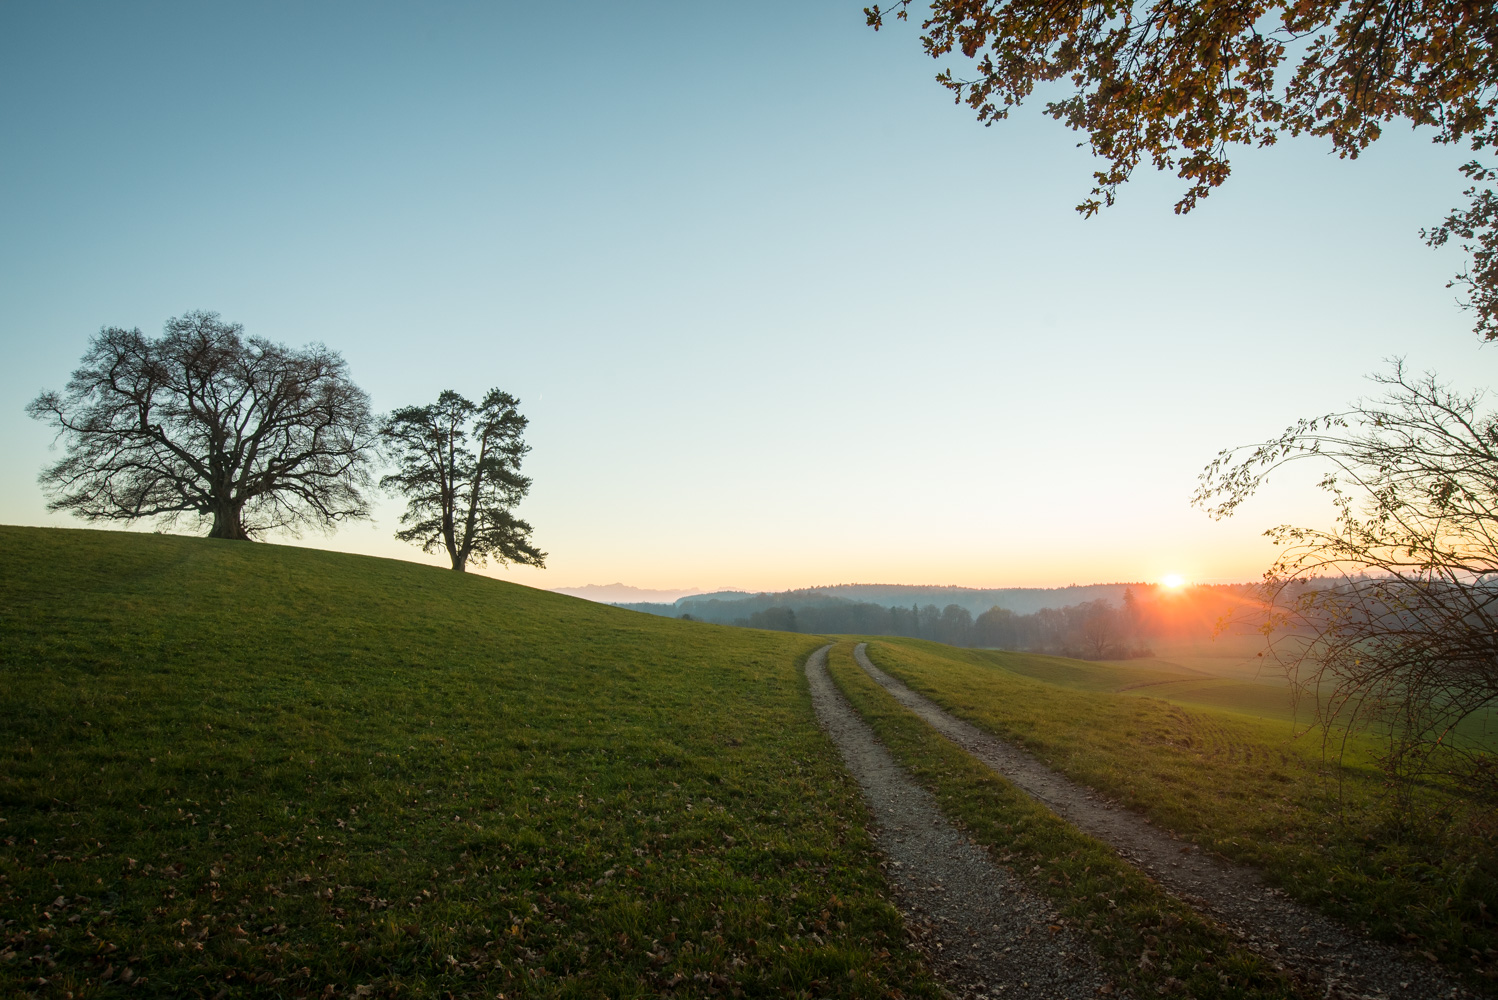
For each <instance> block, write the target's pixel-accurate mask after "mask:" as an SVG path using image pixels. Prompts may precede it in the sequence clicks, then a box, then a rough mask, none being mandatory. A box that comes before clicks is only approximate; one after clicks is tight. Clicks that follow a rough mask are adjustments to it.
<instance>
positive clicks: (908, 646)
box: [869, 638, 1498, 988]
mask: <svg viewBox="0 0 1498 1000" xmlns="http://www.w3.org/2000/svg"><path fill="white" fill-rule="evenodd" d="M869 655H870V657H871V658H872V659H873V660H874V662H875V663H877V664H878V665H879V666H880V667H882V668H883V669H885V670H887V671H888V672H889V673H891V674H893V675H895V676H897V677H899V678H900V679H901V680H903V681H905V682H906V683H907V684H908V685H910V686H911V687H912V688H913V689H915V690H917V691H920V692H922V693H923V694H926V695H927V696H928V697H930V698H932V699H933V700H934V701H936V702H938V703H940V704H942V705H943V706H945V707H946V708H948V709H949V710H951V711H952V712H954V713H955V714H957V715H959V716H962V717H963V718H966V719H968V720H969V721H971V722H973V723H975V724H977V725H979V726H981V727H983V728H985V729H987V730H989V731H990V732H993V733H996V734H998V735H1000V736H1003V737H1006V738H1008V739H1011V740H1014V741H1016V742H1018V743H1020V744H1022V745H1024V746H1026V747H1027V748H1029V749H1030V750H1031V751H1032V752H1033V753H1035V754H1036V755H1037V756H1038V757H1040V758H1041V759H1042V760H1045V761H1046V762H1048V763H1050V764H1051V765H1053V766H1054V767H1056V768H1057V769H1058V770H1060V771H1062V772H1063V773H1066V774H1068V775H1070V776H1071V777H1072V778H1074V779H1075V780H1077V781H1079V782H1081V783H1083V784H1085V785H1088V786H1091V787H1093V788H1097V789H1099V790H1102V791H1104V792H1106V793H1108V794H1109V795H1111V796H1113V797H1115V798H1117V799H1118V800H1120V801H1122V802H1124V803H1125V804H1126V805H1128V806H1129V807H1131V808H1134V809H1137V810H1140V811H1142V812H1144V813H1145V814H1147V815H1148V816H1149V817H1150V818H1151V819H1152V820H1153V821H1154V822H1155V823H1157V824H1158V825H1160V826H1163V827H1164V828H1166V829H1168V830H1171V831H1173V832H1175V833H1177V834H1179V835H1181V836H1183V837H1187V838H1189V839H1192V840H1194V841H1196V842H1197V843H1199V844H1201V845H1202V846H1203V847H1206V848H1209V849H1212V850H1215V851H1218V852H1220V853H1221V854H1223V855H1225V856H1227V857H1230V858H1234V859H1236V860H1238V861H1242V862H1245V863H1248V864H1252V865H1255V866H1258V867H1260V868H1262V869H1263V870H1264V871H1265V872H1266V873H1267V874H1268V876H1269V878H1270V880H1271V881H1272V882H1274V883H1276V884H1277V885H1279V886H1281V887H1282V888H1284V889H1285V890H1286V891H1287V892H1289V893H1290V894H1291V895H1293V896H1295V897H1297V898H1299V899H1301V900H1303V901H1305V902H1307V903H1309V904H1311V905H1314V906H1318V907H1320V908H1322V909H1323V910H1325V911H1327V912H1329V913H1331V914H1333V915H1335V916H1338V917H1340V918H1342V919H1344V920H1346V921H1348V922H1349V923H1351V924H1353V925H1354V926H1358V925H1363V926H1366V927H1367V928H1368V929H1369V930H1371V931H1372V932H1373V933H1374V934H1375V935H1377V936H1379V937H1381V938H1383V939H1385V940H1391V941H1397V942H1403V943H1406V944H1409V945H1413V946H1415V947H1416V949H1417V950H1422V951H1428V952H1429V953H1430V954H1431V955H1433V956H1435V957H1436V958H1437V959H1439V960H1442V961H1443V962H1445V963H1446V964H1447V965H1449V966H1450V967H1451V968H1453V969H1456V970H1458V971H1460V972H1462V973H1463V974H1465V975H1467V976H1470V977H1472V981H1474V982H1484V981H1491V979H1493V978H1495V977H1498V976H1495V974H1498V961H1495V960H1498V919H1495V916H1498V914H1495V913H1494V910H1495V909H1498V907H1495V906H1494V904H1493V902H1492V901H1493V900H1495V899H1498V829H1495V825H1494V817H1493V814H1492V810H1491V807H1485V806H1480V805H1472V804H1468V805H1466V806H1463V807H1460V808H1457V809H1456V810H1455V812H1454V813H1453V814H1451V815H1448V816H1446V817H1444V818H1443V817H1441V816H1440V815H1439V814H1438V809H1439V807H1440V805H1441V802H1442V800H1440V799H1438V798H1436V797H1435V796H1434V795H1427V796H1425V797H1424V798H1422V799H1419V800H1417V802H1416V807H1417V808H1416V810H1415V811H1416V813H1417V814H1423V815H1422V818H1423V819H1424V822H1421V823H1418V824H1411V823H1410V822H1408V820H1409V819H1410V818H1411V817H1410V814H1409V813H1405V814H1402V815H1400V814H1396V813H1394V812H1393V811H1392V810H1391V808H1390V806H1391V803H1390V802H1389V801H1388V794H1389V793H1388V790H1387V788H1386V786H1385V784H1384V781H1383V776H1382V775H1381V774H1380V773H1379V772H1378V771H1377V770H1376V769H1375V768H1373V767H1372V766H1371V765H1370V764H1369V763H1368V753H1367V747H1366V746H1362V745H1360V744H1358V743H1357V742H1356V741H1354V742H1353V743H1352V744H1351V745H1350V746H1349V748H1348V753H1347V754H1346V756H1345V758H1344V759H1343V760H1342V761H1341V762H1339V761H1337V760H1336V759H1326V758H1325V757H1324V755H1323V748H1322V746H1321V744H1320V742H1319V741H1318V740H1316V739H1315V738H1309V739H1300V740H1296V739H1294V738H1293V737H1292V735H1291V734H1292V727H1291V726H1290V725H1289V724H1287V723H1286V722H1285V721H1283V720H1282V719H1279V718H1270V719H1256V718H1252V717H1250V716H1249V715H1246V714H1243V713H1242V712H1241V711H1235V712H1231V713H1230V712H1223V711H1216V710H1213V709H1210V708H1195V707H1187V706H1183V705H1180V704H1174V703H1172V702H1169V701H1165V700H1161V699H1158V698H1153V697H1145V696H1140V695H1138V694H1135V693H1134V692H1133V691H1126V692H1123V693H1119V692H1118V690H1117V688H1114V687H1110V685H1111V684H1112V682H1113V681H1116V680H1118V679H1119V678H1120V675H1121V673H1122V672H1124V671H1127V670H1129V669H1131V668H1123V667H1118V666H1110V665H1104V664H1089V663H1078V662H1074V661H1065V660H1057V658H1054V657H1037V656H1031V655H1028V654H1022V653H998V652H993V651H973V650H958V649H953V648H951V647H947V646H941V645H938V644H936V643H928V642H921V641H919V640H913V639H887V638H886V639H879V640H872V641H870V644H869ZM1150 669H1153V668H1150ZM1182 683H1196V684H1199V683H1201V681H1200V679H1197V680H1195V681H1189V682H1182ZM1227 683H1238V682H1233V681H1230V682H1227ZM1136 690H1137V689H1136ZM1145 690H1151V689H1145ZM1489 988H1491V987H1489Z"/></svg>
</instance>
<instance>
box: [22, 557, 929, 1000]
mask: <svg viewBox="0 0 1498 1000" xmlns="http://www.w3.org/2000/svg"><path fill="white" fill-rule="evenodd" d="M0 567H3V570H0V924H3V932H0V996H24V995H35V996H44V997H58V998H66V997H75V998H81V997H100V996H114V995H119V996H126V995H141V994H153V995H176V996H201V997H225V996H236V995H250V994H262V995H266V996H304V995H306V996H311V995H316V996H327V995H337V996H391V997H394V996H400V997H407V996H411V997H421V996H427V997H444V998H445V997H449V996H455V997H465V996H468V997H478V996H484V997H491V998H492V997H495V996H504V997H515V996H570V997H585V996H586V997H592V996H652V995H658V994H660V993H662V992H666V991H670V992H673V993H674V994H675V995H680V996H690V995H703V996H706V995H723V996H728V995H734V996H737V995H748V996H869V997H872V996H898V995H905V996H912V997H919V996H935V995H936V989H935V986H934V985H933V983H932V981H931V979H930V978H929V975H928V974H927V972H926V971H925V968H924V966H923V965H922V964H921V963H920V962H919V960H918V959H917V958H916V956H915V955H914V953H913V952H911V951H910V950H908V949H907V948H906V947H905V946H904V944H903V940H904V939H903V935H902V933H901V925H900V921H899V916H898V913H897V911H896V910H895V909H894V908H893V907H892V906H890V905H889V904H888V903H887V902H886V901H885V900H884V898H883V896H882V893H883V891H884V883H883V880H882V878H881V877H880V872H879V869H878V867H877V862H878V859H877V858H876V857H875V856H874V855H873V853H872V846H871V842H870V840H869V837H868V835H867V833H866V832H865V827H864V823H865V813H864V809H863V806H862V804H861V802H860V800H859V798H858V793H857V789H856V787H855V786H854V785H853V784H852V782H851V780H850V779H849V778H848V777H847V776H846V775H845V773H844V772H843V770H842V769H841V767H840V766H839V762H838V757H837V755H836V753H835V751H834V750H833V748H832V747H831V745H830V744H829V743H828V742H827V741H826V740H825V738H824V737H823V736H822V735H821V733H820V732H819V731H818V729H817V727H816V724H815V720H814V716H813V713H812V709H811V704H810V700H809V697H808V695H807V693H806V689H805V686H804V679H803V677H802V675H801V665H802V663H803V661H804V658H805V656H806V654H807V653H808V652H809V651H810V650H812V649H813V648H815V647H816V646H817V645H819V644H820V641H819V640H817V639H814V638H810V637H806V636H799V635H791V634H784V633H775V632H758V631H750V630H745V629H731V628H720V627H714V626H706V625H700V624H694V623H689V622H678V621H674V620H670V619H664V618H657V617H652V616H649V615H641V614H635V613H632V612H628V611H622V610H617V609H612V608H607V607H603V606H600V605H596V604H590V603H587V602H584V601H580V600H575V599H572V598H567V597H562V596H559V595H556V594H550V593H546V592H542V591H537V590H531V589H528V588H524V587H518V586H514V585H510V584H505V583H500V582H496V581H493V580H489V579H485V578H482V577H475V576H464V575H460V574H455V573H452V572H450V571H446V570H437V569H431V568H427V567H422V566H417V565H413V564H409V563H402V562H396V561H389V560H378V559H369V558H363V557H357V556H349V555H339V554H333V553H328V552H319V551H313V550H308V549H301V548H290V547H278V546H269V545H259V544H247V543H240V542H216V541H210V540H206V539H191V538H180V537H172V536H160V535H143V534H121V533H114V532H101V531H63V530H46V529H31V528H0ZM142 986H144V989H141V987H142Z"/></svg>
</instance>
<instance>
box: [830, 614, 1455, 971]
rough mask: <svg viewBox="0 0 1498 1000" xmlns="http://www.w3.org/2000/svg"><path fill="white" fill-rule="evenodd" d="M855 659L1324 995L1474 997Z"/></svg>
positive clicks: (957, 739)
mask: <svg viewBox="0 0 1498 1000" xmlns="http://www.w3.org/2000/svg"><path fill="white" fill-rule="evenodd" d="M853 652H854V657H855V658H856V659H857V661H858V665H859V666H860V667H862V668H863V670H864V671H865V672H866V673H867V674H868V675H869V676H870V677H872V678H873V679H874V680H875V681H877V682H878V683H879V684H880V685H881V686H882V687H883V688H884V689H885V690H886V691H888V692H889V693H890V694H891V695H892V696H894V698H895V700H896V701H898V702H899V703H900V704H901V705H904V706H905V707H906V708H908V709H910V710H911V711H912V712H914V713H915V714H916V715H918V716H920V717H921V719H923V720H924V721H925V722H926V723H927V724H929V725H930V726H931V727H932V728H933V729H935V730H936V731H937V732H939V733H941V734H942V735H943V736H945V737H947V738H948V739H949V740H951V741H952V742H953V743H955V744H957V745H958V746H959V747H961V748H962V749H963V750H965V751H967V752H968V753H969V754H971V755H972V756H973V757H974V758H975V759H976V760H978V761H979V762H980V763H982V764H985V765H986V766H988V767H989V768H990V769H991V770H993V771H995V772H997V773H998V774H1000V775H1002V776H1003V777H1005V778H1007V779H1008V780H1010V781H1011V782H1013V783H1014V784H1015V785H1017V786H1019V787H1020V788H1021V789H1023V790H1024V791H1025V792H1027V793H1028V794H1029V795H1030V796H1031V797H1033V798H1035V799H1036V800H1037V801H1039V802H1041V803H1043V804H1044V805H1046V806H1047V807H1048V808H1050V809H1051V810H1052V811H1053V812H1055V813H1056V815H1058V816H1060V817H1061V818H1062V819H1064V820H1066V821H1067V822H1069V823H1071V824H1072V825H1073V826H1075V827H1077V828H1078V829H1080V830H1082V831H1083V832H1084V833H1087V834H1089V835H1091V836H1093V837H1096V838H1097V839H1098V840H1101V841H1103V842H1104V843H1106V844H1108V845H1110V846H1112V847H1113V848H1114V849H1115V850H1116V851H1117V852H1118V854H1119V856H1120V857H1122V858H1123V859H1124V860H1125V861H1128V862H1129V863H1131V864H1133V865H1135V866H1136V867H1138V868H1139V869H1141V870H1142V871H1143V872H1145V873H1146V874H1147V875H1149V876H1150V877H1152V878H1154V879H1155V880H1156V881H1158V882H1159V883H1160V884H1161V885H1162V886H1163V887H1164V888H1165V889H1166V890H1167V891H1168V892H1170V893H1171V894H1172V895H1174V896H1176V897H1177V898H1178V899H1180V900H1182V901H1183V902H1185V903H1187V904H1188V905H1190V906H1191V907H1193V908H1194V909H1196V910H1197V911H1198V912H1200V913H1203V914H1206V915H1209V916H1211V917H1213V918H1215V919H1217V920H1219V921H1221V922H1222V923H1223V924H1224V925H1226V926H1227V927H1228V928H1229V929H1230V930H1231V931H1232V932H1233V933H1234V935H1235V936H1236V937H1238V938H1239V940H1240V942H1241V943H1242V944H1243V945H1245V946H1246V947H1248V948H1251V949H1252V950H1254V951H1256V952H1258V953H1259V954H1261V955H1264V956H1266V957H1267V958H1269V959H1270V961H1272V962H1274V963H1276V964H1278V965H1281V966H1283V967H1287V968H1290V969H1292V970H1294V972H1295V973H1296V974H1297V976H1298V977H1299V978H1301V979H1303V980H1306V981H1309V982H1312V983H1316V984H1318V986H1319V990H1318V992H1321V993H1322V995H1323V996H1326V997H1329V998H1359V997H1367V998H1389V1000H1404V998H1411V1000H1414V998H1426V997H1429V998H1435V997H1470V996H1473V994H1471V993H1469V992H1468V991H1467V990H1466V989H1465V988H1463V987H1461V986H1458V985H1457V984H1456V982H1455V981H1454V980H1452V979H1451V978H1450V977H1449V976H1447V975H1446V973H1445V972H1444V971H1443V970H1441V969H1440V968H1439V967H1437V966H1436V965H1435V964H1434V963H1415V962H1411V961H1410V960H1409V959H1407V958H1405V957H1404V956H1402V955H1401V954H1399V953H1398V952H1397V951H1396V950H1394V949H1393V948H1390V947H1388V946H1386V945H1383V944H1381V943H1379V942H1376V941H1373V940H1370V939H1369V938H1367V937H1364V936H1362V935H1360V934H1357V933H1356V932H1354V931H1352V930H1350V929H1348V928H1346V927H1344V926H1343V925H1341V924H1338V923H1336V922H1334V921H1333V920H1331V919H1330V918H1328V917H1326V916H1324V915H1322V914H1320V913H1317V912H1316V911H1314V910H1311V909H1308V908H1306V907H1304V906H1301V905H1300V904H1299V903H1296V902H1294V901H1293V900H1291V899H1289V898H1287V897H1286V896H1285V895H1284V894H1283V893H1282V892H1281V891H1280V890H1278V889H1274V888H1272V887H1270V886H1268V885H1266V884H1265V882H1264V880H1263V878H1262V877H1261V876H1260V875H1259V873H1258V872H1256V871H1254V870H1252V869H1248V868H1244V867H1241V866H1238V865H1232V864H1229V863H1228V862H1227V861H1224V860H1223V859H1222V858H1219V857H1216V856H1214V855H1210V854H1206V853H1204V852H1202V851H1201V850H1200V848H1198V847H1196V846H1195V845H1194V844H1190V843H1188V842H1186V841H1182V840H1178V839H1176V838H1174V837H1172V836H1171V835H1170V834H1168V833H1166V832H1165V831H1163V830H1160V829H1157V828H1156V827H1154V826H1151V825H1150V824H1149V822H1148V821H1147V820H1146V819H1145V818H1144V817H1143V816H1140V815H1138V814H1136V813H1133V812H1130V811H1128V810H1127V809H1125V808H1123V807H1122V806H1119V805H1117V804H1116V803H1114V802H1112V801H1110V800H1109V799H1108V798H1107V797H1106V796H1104V795H1101V794H1099V793H1098V792H1095V791H1093V790H1091V789H1089V788H1085V787H1083V786H1081V785H1078V784H1076V783H1074V782H1072V781H1071V780H1070V779H1068V778H1065V777H1063V776H1062V775H1060V774H1057V773H1056V772H1055V771H1053V770H1051V769H1050V768H1049V767H1047V766H1046V765H1045V764H1042V763H1041V762H1040V761H1038V760H1036V759H1035V758H1034V757H1032V756H1030V755H1029V754H1028V753H1025V752H1024V751H1023V750H1020V749H1018V748H1017V747H1014V746H1012V745H1011V744H1009V743H1006V742H1004V741H1003V740H1000V739H998V738H997V737H995V736H993V735H992V734H990V733H987V732H984V731H983V730H981V729H979V728H978V727H977V726H974V725H973V724H972V723H970V722H966V721H964V720H962V719H959V718H957V717H956V716H954V715H952V714H950V713H949V712H947V711H946V710H945V709H943V708H941V707H940V706H939V705H937V704H936V703H934V702H932V701H931V700H929V699H928V698H926V697H924V696H923V695H920V694H917V693H916V692H914V691H912V690H911V689H910V688H908V687H906V686H905V685H904V684H902V683H901V682H900V681H898V680H896V679H895V678H893V677H891V676H890V675H889V674H887V673H885V672H884V671H883V670H880V669H879V668H878V667H876V666H875V665H874V664H873V662H872V661H871V660H870V659H869V657H868V653H867V650H866V646H865V644H864V643H859V644H858V645H857V646H856V647H855V648H854V651H853Z"/></svg>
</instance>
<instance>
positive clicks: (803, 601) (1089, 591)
mask: <svg viewBox="0 0 1498 1000" xmlns="http://www.w3.org/2000/svg"><path fill="white" fill-rule="evenodd" d="M1130 586H1133V587H1136V588H1137V587H1140V586H1143V585H1142V584H1138V583H1135V584H1128V583H1094V584H1087V585H1085V586H1075V585H1074V586H1070V587H1002V588H996V589H979V588H974V587H941V586H920V585H914V586H912V585H907V584H893V583H840V584H835V585H833V586H829V587H807V588H804V589H801V590H783V591H775V592H769V591H762V592H760V593H756V594H750V593H745V592H742V591H734V590H729V591H719V592H717V593H711V594H688V595H684V596H682V597H680V598H677V599H676V600H672V601H667V600H664V599H663V598H661V597H658V596H655V595H649V596H647V592H645V591H636V593H638V594H639V595H640V596H638V597H636V596H630V597H626V598H621V599H619V600H616V601H613V602H612V603H614V604H617V605H619V606H620V607H624V608H629V609H630V610H631V611H644V612H646V613H648V614H656V615H665V616H668V617H673V618H675V617H680V616H681V615H684V614H689V615H691V616H692V617H693V618H701V619H703V620H705V621H714V622H724V623H731V622H733V621H735V620H737V619H740V618H748V617H749V616H750V615H752V614H753V613H755V612H756V611H764V610H766V609H768V608H772V607H804V606H808V605H817V604H826V603H829V602H839V601H845V602H848V603H857V604H877V605H879V606H880V607H884V608H908V607H910V606H912V605H917V606H920V607H924V606H926V605H928V604H934V605H936V606H937V607H938V608H945V607H946V606H947V605H949V604H955V605H957V606H958V607H960V608H962V609H964V610H966V611H967V612H968V613H969V614H971V615H973V616H974V617H976V616H978V615H981V614H982V613H983V612H985V611H987V610H988V609H989V608H994V607H998V608H1004V609H1005V610H1008V611H1013V612H1014V613H1015V614H1019V615H1027V614H1033V613H1034V612H1036V611H1039V610H1041V609H1042V608H1067V607H1071V606H1073V605H1076V604H1086V603H1087V602H1089V601H1097V600H1105V601H1110V602H1112V603H1113V604H1121V603H1122V602H1123V594H1124V591H1125V590H1127V589H1128V588H1129V587H1130ZM625 589H629V590H633V589H634V588H625ZM559 592H560V593H573V594H575V595H576V596H578V597H585V596H587V595H586V594H581V593H576V592H575V591H559ZM652 598H654V599H652ZM593 599H594V600H597V598H593Z"/></svg>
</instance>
